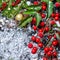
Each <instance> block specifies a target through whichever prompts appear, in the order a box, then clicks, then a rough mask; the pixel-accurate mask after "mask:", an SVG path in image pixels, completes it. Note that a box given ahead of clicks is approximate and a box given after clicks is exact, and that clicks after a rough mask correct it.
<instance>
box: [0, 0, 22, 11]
mask: <svg viewBox="0 0 60 60" xmlns="http://www.w3.org/2000/svg"><path fill="white" fill-rule="evenodd" d="M20 1H21V0H16V1H15V2H12V6H13V7H14V6H16V5H17V4H19V3H20ZM6 7H7V2H3V3H2V7H1V8H0V11H2V10H4V9H5V8H6Z"/></svg>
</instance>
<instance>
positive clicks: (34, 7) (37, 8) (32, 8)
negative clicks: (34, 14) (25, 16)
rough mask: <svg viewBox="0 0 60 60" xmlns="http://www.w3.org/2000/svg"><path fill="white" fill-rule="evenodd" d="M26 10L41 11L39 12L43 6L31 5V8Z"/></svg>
mask: <svg viewBox="0 0 60 60" xmlns="http://www.w3.org/2000/svg"><path fill="white" fill-rule="evenodd" d="M26 9H28V10H35V11H39V10H41V6H39V5H38V6H34V5H31V6H28V7H27V8H26Z"/></svg>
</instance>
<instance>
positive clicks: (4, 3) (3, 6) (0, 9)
mask: <svg viewBox="0 0 60 60" xmlns="http://www.w3.org/2000/svg"><path fill="white" fill-rule="evenodd" d="M6 6H7V3H6V2H3V3H2V7H1V8H0V11H2V10H4V9H5V8H6Z"/></svg>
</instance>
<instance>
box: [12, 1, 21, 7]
mask: <svg viewBox="0 0 60 60" xmlns="http://www.w3.org/2000/svg"><path fill="white" fill-rule="evenodd" d="M20 2H21V0H16V1H15V2H12V6H13V7H14V6H16V5H17V4H19V3H20Z"/></svg>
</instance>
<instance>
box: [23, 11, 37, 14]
mask: <svg viewBox="0 0 60 60" xmlns="http://www.w3.org/2000/svg"><path fill="white" fill-rule="evenodd" d="M35 13H36V11H33V10H28V11H24V12H23V14H35Z"/></svg>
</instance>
